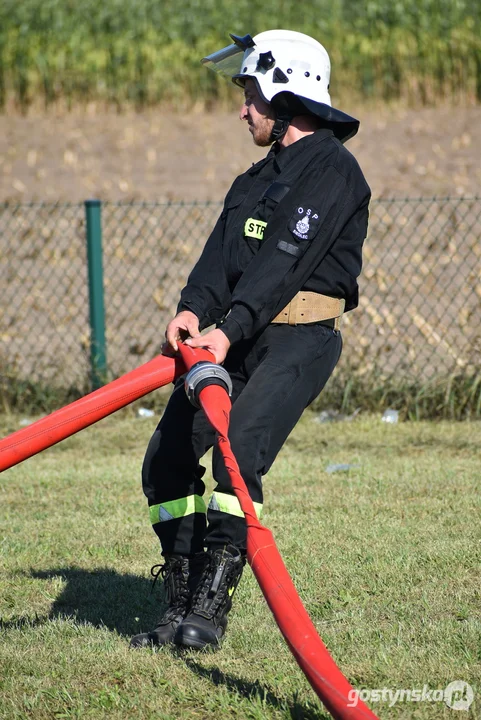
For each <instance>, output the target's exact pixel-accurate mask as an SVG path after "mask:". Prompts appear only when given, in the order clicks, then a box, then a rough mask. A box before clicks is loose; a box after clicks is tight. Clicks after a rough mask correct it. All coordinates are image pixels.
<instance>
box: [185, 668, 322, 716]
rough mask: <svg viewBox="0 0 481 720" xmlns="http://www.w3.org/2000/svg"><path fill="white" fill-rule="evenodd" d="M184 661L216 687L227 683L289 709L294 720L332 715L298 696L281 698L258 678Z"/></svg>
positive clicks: (241, 692)
mask: <svg viewBox="0 0 481 720" xmlns="http://www.w3.org/2000/svg"><path fill="white" fill-rule="evenodd" d="M184 662H185V664H186V665H187V667H188V668H189V669H190V670H192V672H194V673H195V674H196V675H199V676H200V677H203V678H207V679H208V680H210V681H211V682H212V683H213V685H215V686H216V687H218V686H220V685H225V687H226V688H227V689H228V690H230V691H232V692H235V693H237V694H238V695H241V696H242V697H244V698H247V699H249V700H258V701H260V702H261V703H262V704H266V705H269V706H270V707H272V708H275V709H276V710H284V711H287V712H289V713H290V717H291V718H292V720H328V718H330V717H331V716H330V715H329V714H328V713H327V712H326V711H323V710H322V709H321V708H319V707H315V706H314V704H312V705H311V704H310V703H301V702H299V701H298V700H297V698H296V697H294V701H292V699H290V698H286V699H285V700H281V699H280V698H278V697H277V696H276V695H274V693H273V692H272V691H271V690H269V688H268V687H267V686H266V685H263V684H262V683H261V682H259V681H258V680H256V681H255V682H250V681H248V680H242V679H241V678H238V677H235V676H234V675H230V674H229V673H224V672H222V670H219V668H216V667H214V668H206V667H204V666H203V665H200V664H199V663H197V662H195V661H194V660H191V659H190V658H185V659H184Z"/></svg>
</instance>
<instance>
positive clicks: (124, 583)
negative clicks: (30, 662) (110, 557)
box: [10, 567, 162, 638]
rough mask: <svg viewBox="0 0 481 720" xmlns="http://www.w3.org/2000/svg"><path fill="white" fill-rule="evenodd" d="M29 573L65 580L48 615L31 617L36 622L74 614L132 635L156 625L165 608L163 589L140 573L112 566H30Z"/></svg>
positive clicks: (82, 620)
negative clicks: (49, 568)
mask: <svg viewBox="0 0 481 720" xmlns="http://www.w3.org/2000/svg"><path fill="white" fill-rule="evenodd" d="M29 575H30V577H33V578H38V579H41V580H53V579H54V578H58V577H61V578H62V579H63V581H64V587H63V589H62V592H61V593H60V595H59V596H58V597H57V598H56V600H55V601H54V603H53V605H52V607H51V609H50V612H49V614H48V616H47V617H44V618H43V619H42V618H39V619H38V620H33V621H32V622H34V624H36V625H38V624H40V623H41V622H45V621H46V620H52V619H65V618H69V617H73V618H75V621H76V622H79V623H89V624H91V625H93V626H94V627H102V628H108V629H109V630H115V631H116V632H118V633H119V634H120V635H123V636H125V637H128V638H130V636H131V635H133V634H135V633H138V632H144V631H145V630H150V629H151V628H152V627H154V625H155V624H156V622H157V621H158V619H159V617H160V613H161V611H162V607H161V604H160V602H159V599H160V598H161V597H162V593H161V592H158V591H157V588H156V589H155V592H154V593H153V592H152V582H151V580H150V579H148V578H142V577H139V576H138V575H120V574H119V573H117V572H115V570H110V569H109V568H99V569H97V570H84V569H82V568H75V567H63V568H54V569H52V570H44V571H38V570H31V571H30V573H29ZM136 618H137V619H136ZM21 621H22V619H21V618H17V619H14V620H11V621H10V624H11V626H15V627H18V624H19V622H21Z"/></svg>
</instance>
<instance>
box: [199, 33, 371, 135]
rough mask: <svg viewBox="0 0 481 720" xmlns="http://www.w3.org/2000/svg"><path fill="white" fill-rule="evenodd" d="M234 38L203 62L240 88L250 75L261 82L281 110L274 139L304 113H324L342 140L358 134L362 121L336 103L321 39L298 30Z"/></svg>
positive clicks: (264, 93)
mask: <svg viewBox="0 0 481 720" xmlns="http://www.w3.org/2000/svg"><path fill="white" fill-rule="evenodd" d="M230 37H231V38H232V40H233V41H234V43H233V44H232V45H229V46H227V47H225V48H223V49H222V50H218V51H217V52H214V53H212V54H211V55H208V56H207V57H205V58H203V59H202V62H203V63H205V64H206V65H207V66H208V67H210V68H211V69H212V70H215V71H216V72H218V73H220V74H221V75H224V76H226V77H230V78H231V79H232V80H233V82H234V83H236V84H237V85H240V86H241V87H243V86H244V83H245V80H246V78H253V79H254V80H255V81H256V83H257V86H258V88H259V91H260V93H261V95H262V97H263V98H264V100H266V102H269V103H271V104H272V106H273V108H274V110H275V113H276V117H277V122H276V124H277V128H275V132H274V137H273V139H278V138H280V137H282V135H283V134H284V133H285V132H286V130H287V128H288V126H289V122H290V120H292V118H293V117H295V116H296V115H303V114H304V115H305V114H311V115H316V116H317V117H320V118H322V120H323V121H324V122H323V124H324V125H326V126H328V127H330V128H331V129H332V130H333V132H334V134H335V135H336V137H338V138H339V139H340V140H341V141H342V142H345V141H346V140H348V139H349V138H351V137H352V136H353V135H355V134H356V132H357V130H358V128H359V121H358V120H356V119H355V118H353V117H351V116H350V115H346V113H343V112H341V111H340V110H337V109H336V108H333V107H332V106H331V98H330V95H329V81H330V75H331V62H330V60H329V55H328V53H327V50H326V49H325V48H324V47H323V46H322V45H321V44H320V43H319V42H317V40H314V38H312V37H310V36H309V35H304V34H303V33H299V32H294V31H293V30H267V31H266V32H262V33H260V34H259V35H256V36H255V37H251V36H250V35H244V36H243V37H239V36H237V35H231V36H230Z"/></svg>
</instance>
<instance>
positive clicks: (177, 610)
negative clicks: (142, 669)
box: [130, 553, 208, 648]
mask: <svg viewBox="0 0 481 720" xmlns="http://www.w3.org/2000/svg"><path fill="white" fill-rule="evenodd" d="M207 560H208V558H207V556H206V554H205V553H199V554H198V555H195V556H193V557H190V558H189V557H183V556H182V555H166V557H165V563H164V565H154V567H153V568H152V570H151V573H152V575H153V576H154V577H155V580H154V584H155V582H156V580H157V578H158V577H159V575H161V576H162V578H163V581H164V588H165V595H166V601H167V609H166V611H165V612H164V614H163V615H162V617H161V619H160V620H159V623H158V625H157V627H156V628H154V629H153V630H151V631H150V632H147V633H140V634H139V635H134V636H133V638H132V639H131V641H130V647H132V648H137V647H152V646H153V645H167V644H169V643H172V642H173V640H174V635H175V632H176V630H177V628H178V627H179V625H180V623H181V622H182V620H183V619H184V618H185V616H186V615H187V613H188V612H189V609H190V605H191V600H192V594H193V591H194V589H195V587H196V586H197V584H198V582H199V580H200V577H201V575H202V571H203V569H204V567H205V564H206V561H207ZM155 570H157V572H155Z"/></svg>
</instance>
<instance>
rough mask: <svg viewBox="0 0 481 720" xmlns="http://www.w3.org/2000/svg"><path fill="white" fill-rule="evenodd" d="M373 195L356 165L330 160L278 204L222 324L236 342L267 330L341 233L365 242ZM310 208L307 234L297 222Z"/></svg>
mask: <svg viewBox="0 0 481 720" xmlns="http://www.w3.org/2000/svg"><path fill="white" fill-rule="evenodd" d="M369 197H370V190H369V187H368V185H367V183H366V182H365V180H364V177H363V175H362V173H361V170H360V169H359V167H358V166H357V164H355V165H354V166H353V167H351V168H349V172H343V173H341V172H340V171H339V170H338V169H337V167H336V166H335V165H328V166H327V167H323V168H321V169H320V168H319V166H317V167H313V168H311V169H310V170H309V171H308V172H306V173H305V175H304V176H303V178H302V182H300V183H298V184H297V185H296V186H295V187H293V188H292V189H291V191H290V192H289V193H288V195H286V197H285V198H284V200H282V201H281V203H279V205H278V207H277V209H276V211H275V212H274V214H273V216H272V218H271V220H270V221H269V223H268V225H267V227H266V230H265V234H264V241H263V243H262V247H261V249H260V250H259V252H258V253H257V255H256V256H255V257H254V258H253V260H252V261H251V263H250V264H249V265H248V267H247V269H246V271H245V272H244V274H243V275H242V277H241V278H240V280H239V282H238V283H237V285H236V287H235V289H234V291H233V294H232V304H231V312H230V313H229V315H228V317H227V318H226V320H225V322H224V323H223V325H222V331H223V332H224V333H225V334H226V335H227V337H228V338H229V340H230V341H231V343H234V342H238V341H239V340H241V339H248V338H250V337H252V336H253V335H255V334H256V333H257V332H259V331H260V330H262V329H264V328H265V327H266V326H267V325H268V324H269V323H270V322H271V320H272V318H273V317H275V315H276V314H277V313H278V312H279V311H280V310H282V308H283V307H285V305H287V303H288V302H290V300H292V298H293V297H294V295H295V294H296V293H297V292H298V291H299V290H300V289H301V288H302V286H303V285H304V283H305V282H306V280H307V279H308V278H309V276H310V275H311V274H312V272H313V270H314V269H315V268H317V267H318V266H319V264H320V263H322V260H323V258H324V257H325V255H326V254H327V253H328V251H329V249H330V248H331V247H332V245H333V244H334V243H335V242H336V238H338V237H339V236H340V235H341V233H342V236H343V238H344V239H345V238H346V236H348V237H349V242H351V243H353V244H357V245H359V247H362V243H363V242H364V239H365V236H366V231H367V219H368V204H369ZM308 210H310V219H311V225H310V227H309V231H308V232H307V233H304V237H303V232H302V225H300V226H299V225H297V224H296V221H297V222H298V221H299V219H301V218H302V216H303V215H304V213H306V214H307V211H308ZM301 211H302V212H301ZM314 216H316V217H315V220H314V219H313V218H314ZM299 227H300V228H301V231H299V230H298V229H297V228H299Z"/></svg>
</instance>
